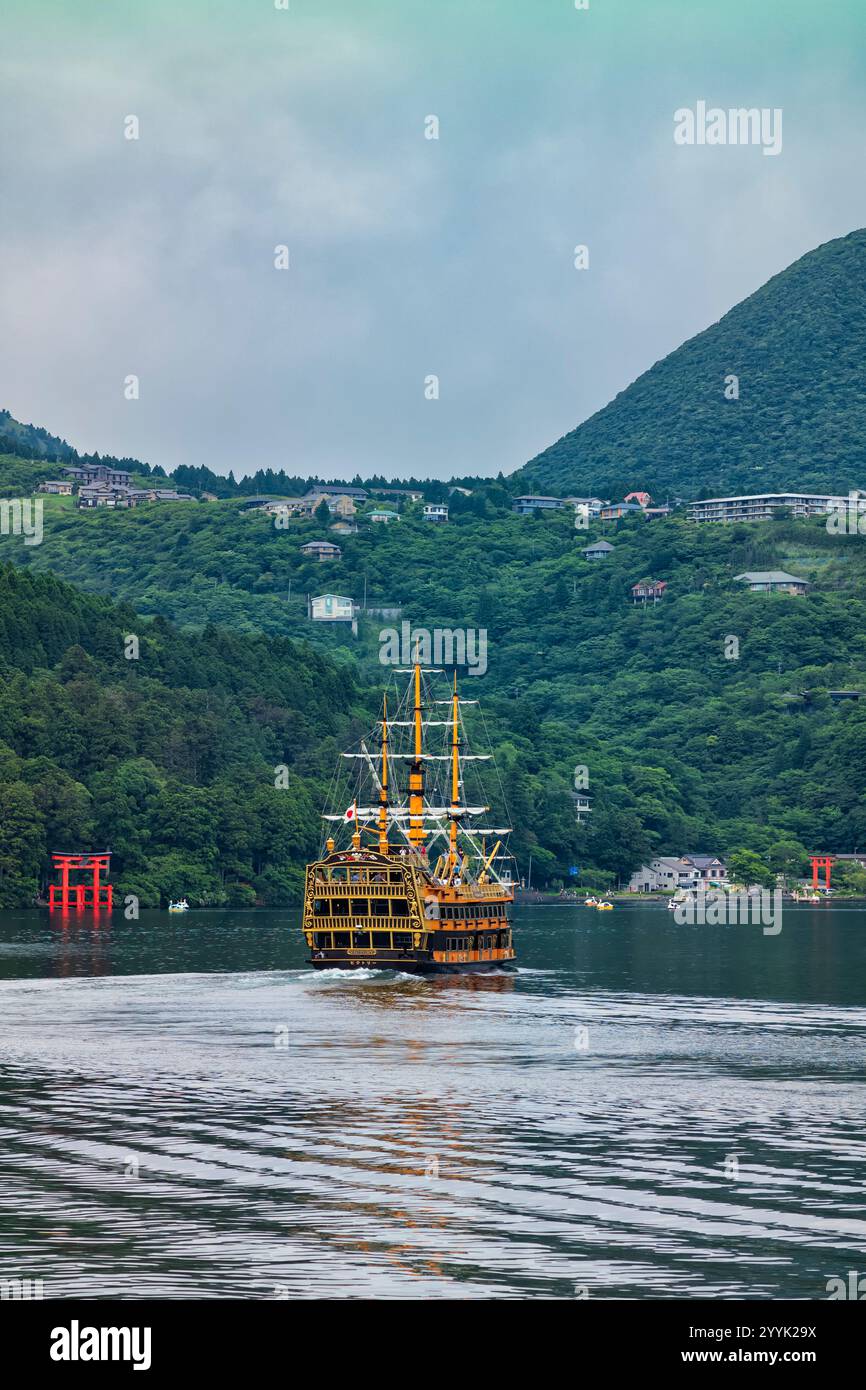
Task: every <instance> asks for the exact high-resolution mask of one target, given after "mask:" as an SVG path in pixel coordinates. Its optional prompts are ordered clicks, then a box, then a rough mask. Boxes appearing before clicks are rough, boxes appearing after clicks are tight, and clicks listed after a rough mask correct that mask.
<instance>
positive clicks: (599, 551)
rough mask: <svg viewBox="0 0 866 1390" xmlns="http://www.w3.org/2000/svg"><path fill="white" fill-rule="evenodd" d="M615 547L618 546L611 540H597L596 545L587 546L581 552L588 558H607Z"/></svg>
mask: <svg viewBox="0 0 866 1390" xmlns="http://www.w3.org/2000/svg"><path fill="white" fill-rule="evenodd" d="M615 549H616V546H613V545H611V543H610V541H596V542H595V545H588V546H586V547H585V549H583V550H582V551H581V552H580V553H581V555H585V556H586V558H587V560H606V559H607V558H608V556H609V555H611V554H612V553H613V551H614V550H615Z"/></svg>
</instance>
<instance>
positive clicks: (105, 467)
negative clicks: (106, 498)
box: [61, 463, 129, 487]
mask: <svg viewBox="0 0 866 1390" xmlns="http://www.w3.org/2000/svg"><path fill="white" fill-rule="evenodd" d="M61 472H63V473H66V474H67V475H68V476H69V477H70V478H71V479H72V480H73V482H76V483H87V484H93V483H103V484H105V486H107V487H129V472H128V470H127V469H125V468H112V467H111V466H110V465H109V464H107V463H82V464H80V465H73V464H68V465H65V466H64V467H63V468H62V469H61Z"/></svg>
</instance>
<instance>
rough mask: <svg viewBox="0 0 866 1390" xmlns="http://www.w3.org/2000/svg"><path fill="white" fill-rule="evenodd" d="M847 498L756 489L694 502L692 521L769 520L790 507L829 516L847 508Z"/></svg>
mask: <svg viewBox="0 0 866 1390" xmlns="http://www.w3.org/2000/svg"><path fill="white" fill-rule="evenodd" d="M847 502H848V499H847V498H846V497H833V496H831V495H830V494H829V493H824V492H821V493H818V492H755V493H750V494H746V495H744V496H742V497H707V498H705V499H704V500H703V501H701V502H690V503H689V506H688V516H689V519H690V520H691V521H716V522H732V521H769V520H770V519H771V518H772V516H773V514H774V513H775V512H778V511H784V510H787V511H789V512H790V513H791V515H792V516H795V517H804V516H825V515H826V514H827V513H828V512H831V511H834V510H835V509H836V508H839V507H845V506H846V505H847Z"/></svg>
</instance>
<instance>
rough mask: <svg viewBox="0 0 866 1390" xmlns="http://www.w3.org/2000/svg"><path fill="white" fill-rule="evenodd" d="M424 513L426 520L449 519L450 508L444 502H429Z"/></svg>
mask: <svg viewBox="0 0 866 1390" xmlns="http://www.w3.org/2000/svg"><path fill="white" fill-rule="evenodd" d="M422 515H423V517H424V520H425V521H447V520H448V508H447V507H446V505H445V503H444V502H428V504H427V506H426V507H425V508H424V511H423V513H422Z"/></svg>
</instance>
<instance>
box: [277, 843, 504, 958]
mask: <svg viewBox="0 0 866 1390" xmlns="http://www.w3.org/2000/svg"><path fill="white" fill-rule="evenodd" d="M512 900H513V895H512V893H511V892H510V890H508V889H506V888H505V887H504V886H502V885H500V884H494V883H490V884H478V883H475V884H467V885H465V886H462V885H461V886H454V885H445V884H442V883H440V882H437V881H436V880H435V879H434V878H433V876H432V874H431V872H430V871H429V869H428V868H427V867H426V866H425V865H424V863H423V861H422V860H421V857H420V856H416V855H410V854H403V855H401V854H400V853H399V852H392V853H389V854H381V853H377V852H375V851H371V850H361V849H358V850H347V851H338V852H334V853H332V854H329V855H327V856H326V857H325V858H324V859H322V860H319V861H317V862H316V863H314V864H310V865H308V867H307V875H306V885H305V893H304V915H303V931H304V935H305V937H306V941H307V945H308V947H309V949H310V956H309V963H310V964H311V965H312V966H314V967H315V968H316V969H318V970H357V969H377V970H398V971H405V972H408V973H410V974H453V973H460V972H463V971H468V970H475V971H478V970H480V971H484V970H486V971H491V970H502V969H506V970H507V969H510V968H511V967H512V964H513V962H514V960H515V951H514V946H513V943H512V934H511V920H510V916H509V909H510V906H511V903H512Z"/></svg>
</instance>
